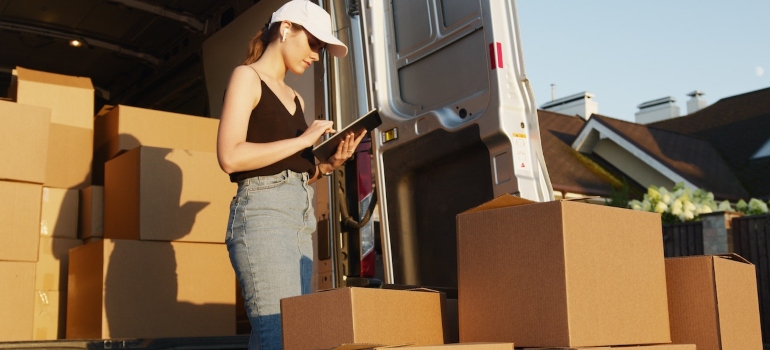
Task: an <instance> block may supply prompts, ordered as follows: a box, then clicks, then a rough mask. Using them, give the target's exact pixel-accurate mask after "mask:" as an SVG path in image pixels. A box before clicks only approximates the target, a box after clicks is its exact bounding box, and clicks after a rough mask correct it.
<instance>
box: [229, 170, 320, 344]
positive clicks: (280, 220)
mask: <svg viewBox="0 0 770 350" xmlns="http://www.w3.org/2000/svg"><path fill="white" fill-rule="evenodd" d="M312 199H313V188H312V187H310V185H308V174H307V173H295V172H293V171H290V170H286V171H283V172H281V173H280V174H277V175H271V176H256V177H252V178H249V179H245V180H242V181H239V182H238V192H237V194H236V196H235V197H234V198H233V200H232V203H231V204H230V218H229V220H228V224H227V236H226V237H225V243H226V244H227V250H228V252H229V253H230V262H231V263H232V264H233V268H234V269H235V275H236V277H237V278H238V282H239V283H240V285H241V288H242V290H243V299H244V301H245V304H246V312H247V314H248V315H249V321H250V323H251V336H250V338H249V349H260V350H274V349H277V350H280V349H282V348H283V342H282V339H281V335H282V334H281V314H280V312H281V309H280V300H281V299H282V298H287V297H292V296H297V295H301V294H308V293H310V279H311V274H312V270H313V263H312V262H313V241H312V233H313V231H315V229H316V221H315V213H314V212H313V205H312Z"/></svg>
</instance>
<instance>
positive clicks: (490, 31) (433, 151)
mask: <svg viewBox="0 0 770 350" xmlns="http://www.w3.org/2000/svg"><path fill="white" fill-rule="evenodd" d="M325 5H326V6H327V7H328V8H327V9H328V10H329V11H330V13H332V14H333V15H332V17H333V21H334V25H335V26H336V29H337V35H338V37H340V38H341V39H342V40H343V41H344V42H346V43H348V45H349V48H350V53H351V54H350V55H348V56H346V57H345V58H342V59H332V60H329V58H328V57H327V61H326V65H327V70H326V72H327V75H326V76H324V79H321V80H319V84H323V91H324V94H325V96H326V97H327V98H328V101H331V102H330V105H324V106H319V105H316V106H317V108H318V109H317V111H316V115H325V116H331V119H333V120H335V122H336V125H338V126H345V125H347V124H348V123H350V122H351V121H352V120H354V119H356V117H358V116H360V115H363V114H364V113H366V112H367V111H369V110H370V109H373V108H377V109H379V111H380V116H381V117H382V119H383V123H382V125H381V126H380V127H379V128H378V129H376V130H374V131H373V132H372V133H371V135H370V136H371V142H369V143H363V144H362V146H361V147H359V152H357V153H356V157H355V159H354V160H352V161H349V162H348V164H347V165H346V166H345V169H344V170H341V171H337V172H336V173H335V174H334V176H333V177H332V178H331V180H330V181H329V183H328V184H326V185H327V186H328V189H327V190H318V191H317V192H316V193H322V192H326V193H328V194H329V196H330V197H331V203H333V205H331V207H330V208H328V209H329V210H328V211H324V208H325V207H327V205H328V203H329V200H328V199H327V198H325V197H324V196H322V195H319V196H318V203H317V204H318V209H317V214H318V218H319V227H321V226H324V225H326V227H321V228H319V237H320V238H319V254H318V258H319V274H318V277H319V286H320V287H327V288H331V287H337V286H345V285H367V284H377V283H380V282H385V283H395V284H406V285H418V286H427V287H438V288H456V287H457V276H456V274H457V266H456V265H457V259H456V252H457V249H456V244H457V242H456V232H455V231H456V230H455V216H456V215H457V214H458V213H460V212H462V211H464V210H467V209H469V208H472V207H474V206H477V205H479V204H482V203H484V202H486V201H488V200H490V199H492V198H494V197H496V196H499V195H502V194H504V193H511V194H515V195H519V196H521V197H524V198H527V199H530V200H533V201H547V200H552V199H553V191H552V188H551V184H550V180H549V177H548V173H547V171H546V167H545V162H544V160H543V155H542V150H541V145H540V132H539V127H538V120H537V108H536V104H535V101H534V95H533V93H532V90H531V88H530V85H529V80H528V79H527V77H526V75H525V72H524V60H523V56H522V45H521V40H520V37H519V29H518V24H517V16H516V4H515V1H510V0H480V1H468V0H391V1H385V0H363V1H360V2H358V1H350V0H348V1H345V0H338V1H327V2H326V3H325ZM317 101H319V102H323V101H326V100H325V99H318V100H317ZM372 184H373V186H372ZM372 187H373V188H372ZM372 201H376V202H377V208H378V210H376V211H375V212H374V213H371V214H368V212H367V209H370V210H371V208H373V207H374V206H373V205H371V202H372ZM367 215H369V216H374V217H379V221H378V222H377V223H376V224H375V223H374V222H373V221H374V220H368V221H367V220H366V216H367ZM329 218H331V219H329ZM375 225H376V226H375ZM359 226H360V227H359ZM376 231H379V235H377V234H375V232H376ZM325 233H328V235H326V234H325ZM378 236H379V237H378ZM378 240H380V241H379V242H378ZM327 241H328V246H326V242H327ZM380 242H381V244H380ZM376 247H377V248H379V247H381V249H375V248H376ZM378 251H381V254H382V256H381V258H382V259H381V262H380V259H378V258H379V256H378V254H377V253H378Z"/></svg>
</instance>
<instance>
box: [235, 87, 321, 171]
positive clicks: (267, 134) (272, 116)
mask: <svg viewBox="0 0 770 350" xmlns="http://www.w3.org/2000/svg"><path fill="white" fill-rule="evenodd" d="M260 83H261V86H262V97H260V99H259V103H257V106H256V107H254V109H253V110H252V111H251V116H250V117H249V127H248V131H247V132H246V141H247V142H255V143H265V142H273V141H279V140H285V139H290V138H293V137H297V136H299V135H301V134H302V133H303V132H304V131H305V130H307V122H305V116H304V115H303V113H302V106H301V105H300V103H299V98H298V97H297V96H296V92H295V94H294V105H295V108H296V110H295V112H294V114H293V115H292V114H290V113H289V111H288V110H287V109H286V106H284V105H283V103H281V100H280V99H279V98H278V96H276V95H275V93H274V92H273V90H270V87H268V86H267V84H265V82H264V81H263V80H261V79H260ZM286 169H289V170H291V171H294V172H298V173H302V172H307V173H310V175H311V176H312V175H314V174H315V157H314V156H313V152H312V147H308V148H306V149H304V150H302V151H300V152H297V153H295V154H293V155H291V156H289V157H288V158H285V159H281V160H280V161H278V162H276V163H273V164H270V165H268V166H266V167H263V168H259V169H254V170H247V171H241V172H237V173H232V174H230V181H232V182H238V181H240V180H243V179H247V178H250V177H254V176H265V175H275V174H278V173H280V172H282V171H284V170H286Z"/></svg>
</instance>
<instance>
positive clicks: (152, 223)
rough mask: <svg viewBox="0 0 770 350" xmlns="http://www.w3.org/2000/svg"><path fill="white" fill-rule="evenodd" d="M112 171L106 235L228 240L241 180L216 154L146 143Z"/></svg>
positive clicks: (119, 160)
mask: <svg viewBox="0 0 770 350" xmlns="http://www.w3.org/2000/svg"><path fill="white" fill-rule="evenodd" d="M106 171H107V172H106V175H107V177H106V181H105V184H104V238H115V239H141V240H153V241H187V242H209V243H222V242H224V235H225V228H226V227H227V210H228V208H229V207H230V202H231V201H232V198H233V195H234V194H235V191H236V188H237V185H236V184H233V183H231V182H230V180H229V178H228V177H227V174H225V173H224V172H222V171H221V170H220V168H219V165H218V163H217V156H216V154H215V153H210V152H197V151H187V150H178V149H167V148H157V147H147V146H141V147H137V148H135V149H133V150H131V151H128V152H125V153H123V154H121V155H120V156H118V157H116V158H114V159H112V160H110V161H109V162H107V167H106ZM223 214H224V215H223Z"/></svg>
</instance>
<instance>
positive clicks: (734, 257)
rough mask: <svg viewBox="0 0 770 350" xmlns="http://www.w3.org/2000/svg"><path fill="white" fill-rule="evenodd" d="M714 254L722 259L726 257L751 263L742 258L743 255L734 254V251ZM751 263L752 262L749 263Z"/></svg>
mask: <svg viewBox="0 0 770 350" xmlns="http://www.w3.org/2000/svg"><path fill="white" fill-rule="evenodd" d="M716 256H717V257H720V258H723V259H727V260H732V261H737V262H742V263H745V264H751V261H748V260H746V258H744V257H742V256H740V255H738V254H735V253H729V254H719V255H716ZM751 265H753V264H751Z"/></svg>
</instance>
